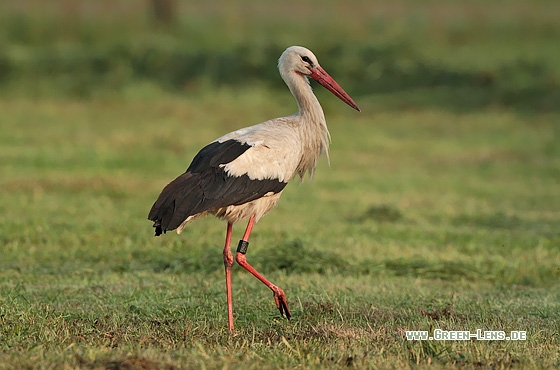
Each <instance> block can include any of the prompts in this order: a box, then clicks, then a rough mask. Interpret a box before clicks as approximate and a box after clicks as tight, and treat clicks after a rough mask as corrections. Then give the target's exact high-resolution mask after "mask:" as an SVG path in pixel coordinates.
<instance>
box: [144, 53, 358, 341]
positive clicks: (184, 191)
mask: <svg viewBox="0 0 560 370" xmlns="http://www.w3.org/2000/svg"><path fill="white" fill-rule="evenodd" d="M278 69H279V70H280V75H281V76H282V78H283V79H284V82H286V84H287V85H288V87H289V89H290V91H291V93H292V94H293V95H294V97H295V99H296V101H297V104H298V108H299V110H298V112H297V113H296V114H293V115H291V116H288V117H282V118H275V119H271V120H269V121H266V122H263V123H260V124H258V125H254V126H250V127H246V128H242V129H239V130H237V131H234V132H230V133H229V134H226V135H224V136H222V137H220V138H218V139H216V140H215V141H213V142H211V143H210V144H208V145H207V146H205V147H204V148H202V150H200V152H198V154H197V155H196V156H195V157H194V159H193V161H192V163H191V164H190V166H189V168H188V169H187V171H186V172H185V173H183V174H182V175H180V176H179V177H177V178H176V179H175V180H173V181H172V182H171V183H169V184H168V185H167V186H166V187H165V188H164V189H163V191H162V192H161V194H160V195H159V197H158V199H157V200H156V202H155V204H154V205H153V206H152V209H151V210H150V213H149V215H148V219H149V220H151V221H153V222H154V227H155V229H156V230H155V231H156V236H158V235H161V233H165V232H166V231H168V230H174V229H177V233H178V234H180V233H181V232H182V231H183V229H184V228H185V226H186V225H187V224H188V223H189V222H191V221H193V220H194V219H196V218H197V217H200V216H204V215H207V214H212V215H214V216H216V217H219V218H221V219H224V220H226V221H227V223H228V224H227V231H226V241H225V247H224V251H223V256H224V265H225V271H226V294H227V304H228V328H229V330H230V332H233V328H234V326H233V306H232V291H231V266H232V264H233V255H232V253H231V250H230V242H231V232H232V226H233V224H234V223H235V222H238V221H242V220H248V224H247V228H246V229H245V233H244V235H243V238H242V239H241V240H240V241H239V246H238V248H237V253H236V256H235V259H236V261H237V262H238V263H239V264H240V265H241V266H242V267H243V268H245V269H246V270H247V271H249V272H250V273H251V274H253V275H254V276H255V277H256V278H257V279H259V280H260V281H262V282H263V283H264V284H265V285H266V286H267V287H269V288H270V289H271V290H272V292H273V293H274V300H275V302H276V306H277V307H278V309H279V310H280V314H281V315H284V314H285V315H286V317H287V318H288V319H289V318H290V316H291V315H290V310H289V309H288V301H287V299H286V294H284V291H283V290H282V289H281V288H279V287H278V286H276V285H274V284H272V283H271V282H270V281H268V280H267V279H266V278H265V277H264V276H262V275H261V274H260V273H259V272H257V271H256V270H255V269H254V268H253V267H252V266H251V265H250V264H249V263H248V262H247V260H246V257H245V253H246V252H247V248H248V246H249V242H248V240H249V235H250V234H251V230H252V229H253V225H254V224H255V223H256V222H257V221H259V219H260V218H261V217H262V216H264V215H265V214H266V213H268V212H269V211H270V210H272V208H274V206H276V203H278V200H279V198H280V195H281V194H282V191H283V190H284V187H285V186H286V185H287V183H288V181H290V179H292V177H294V175H296V174H297V175H299V177H300V179H301V178H303V177H304V175H305V173H306V172H307V173H309V174H310V175H311V174H312V173H313V170H314V169H315V166H316V165H317V162H318V160H319V157H320V156H321V153H323V152H325V153H327V155H328V148H329V139H330V136H329V131H328V129H327V125H326V123H325V115H324V113H323V109H322V108H321V105H320V104H319V101H318V100H317V98H316V97H315V95H314V94H313V91H312V90H311V86H310V85H309V79H308V78H309V77H311V78H312V79H314V80H316V81H317V82H319V83H320V84H321V85H323V86H324V87H326V88H327V89H328V90H329V91H331V92H332V93H333V94H334V95H336V96H337V97H338V98H339V99H341V100H342V101H344V102H345V103H346V104H348V105H349V106H351V107H352V108H354V109H356V110H357V111H360V109H359V108H358V106H357V105H356V103H354V101H353V100H352V98H350V96H348V94H347V93H346V92H345V91H344V90H343V89H342V88H341V87H340V86H339V85H338V83H336V81H335V80H334V79H333V78H332V77H331V76H329V74H328V73H327V72H326V71H325V70H324V69H323V68H321V66H320V65H319V62H318V61H317V58H316V57H315V55H313V53H312V52H311V51H309V50H308V49H306V48H304V47H301V46H292V47H289V48H288V49H286V51H284V53H283V54H282V56H281V57H280V59H279V60H278Z"/></svg>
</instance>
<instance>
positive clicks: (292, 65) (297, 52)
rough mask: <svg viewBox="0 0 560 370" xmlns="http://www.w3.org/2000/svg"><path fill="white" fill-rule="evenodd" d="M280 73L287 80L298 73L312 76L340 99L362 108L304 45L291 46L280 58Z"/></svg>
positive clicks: (354, 106)
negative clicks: (290, 75)
mask: <svg viewBox="0 0 560 370" xmlns="http://www.w3.org/2000/svg"><path fill="white" fill-rule="evenodd" d="M278 69H279V70H280V74H281V75H282V77H283V78H284V80H285V81H287V76H288V75H289V74H291V73H297V74H299V75H302V76H306V77H311V78H312V79H314V80H315V81H317V82H319V83H320V84H321V85H323V86H324V87H325V88H326V89H327V90H329V91H330V92H332V93H333V94H334V95H336V96H337V97H338V98H339V99H340V100H342V101H343V102H345V103H346V104H348V105H349V106H351V107H352V108H354V109H355V110H357V111H358V112H359V111H360V108H358V106H357V105H356V103H355V102H354V100H352V98H351V97H350V96H349V95H348V94H347V93H346V92H345V91H344V90H343V89H342V87H340V85H339V84H338V83H337V82H336V81H335V80H334V79H333V78H332V77H331V76H330V75H329V74H328V73H327V71H325V70H324V69H323V68H322V67H321V66H320V65H319V61H318V60H317V57H316V56H315V54H313V53H312V52H311V50H309V49H307V48H304V47H303V46H290V47H289V48H287V49H286V50H285V51H284V52H283V53H282V55H281V56H280V59H279V60H278Z"/></svg>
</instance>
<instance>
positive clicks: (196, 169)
mask: <svg viewBox="0 0 560 370" xmlns="http://www.w3.org/2000/svg"><path fill="white" fill-rule="evenodd" d="M249 148H251V145H248V144H245V143H241V142H239V141H237V140H234V139H231V140H227V141H224V142H222V143H220V142H213V143H210V144H208V145H207V146H205V147H204V148H202V150H200V152H198V154H197V155H196V156H195V157H194V158H193V161H192V163H191V164H190V166H189V167H188V168H187V171H186V172H185V173H183V174H182V175H180V176H179V177H177V178H176V179H175V180H173V181H171V182H170V183H169V184H168V185H167V186H166V187H165V188H164V189H163V190H162V192H161V194H160V195H159V197H158V199H157V200H156V202H155V203H154V205H153V206H152V209H151V210H150V213H149V215H148V219H149V220H151V221H153V222H154V227H155V228H156V236H157V235H161V233H162V232H163V233H165V232H166V231H168V230H174V229H176V228H177V227H179V225H181V224H182V223H183V221H185V220H186V219H187V217H189V216H192V215H196V214H199V213H202V212H205V211H210V210H214V209H218V208H221V207H227V206H230V205H241V204H244V203H247V202H250V201H253V200H255V199H258V198H260V197H262V196H264V195H265V194H267V193H269V192H273V193H279V192H280V191H282V190H283V189H284V187H285V186H286V184H287V183H285V182H282V181H279V180H276V179H265V180H253V179H250V178H249V176H248V175H246V174H245V175H241V176H230V175H228V174H227V173H226V172H225V171H224V169H223V168H222V167H220V165H224V164H227V163H230V162H231V161H233V160H235V159H236V158H237V157H239V156H240V155H242V154H243V153H245V152H246V151H247V150H248V149H249Z"/></svg>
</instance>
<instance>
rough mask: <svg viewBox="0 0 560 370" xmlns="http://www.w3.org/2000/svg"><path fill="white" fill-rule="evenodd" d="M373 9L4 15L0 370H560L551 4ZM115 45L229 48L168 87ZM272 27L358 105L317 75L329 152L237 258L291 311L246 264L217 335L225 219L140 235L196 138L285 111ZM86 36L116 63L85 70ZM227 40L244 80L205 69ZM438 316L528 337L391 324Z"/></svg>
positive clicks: (456, 326) (457, 324)
mask: <svg viewBox="0 0 560 370" xmlns="http://www.w3.org/2000/svg"><path fill="white" fill-rule="evenodd" d="M353 4H354V3H353ZM367 4H369V2H367V3H366V2H361V1H355V4H354V5H355V7H342V6H338V8H337V5H331V6H332V8H329V7H327V8H326V9H327V10H323V12H326V13H325V14H323V13H321V16H320V17H315V18H313V17H310V14H313V12H312V11H311V10H310V9H307V8H305V9H303V14H302V15H300V16H299V17H301V18H297V17H296V18H287V19H286V20H284V21H281V19H284V18H282V14H284V13H282V11H281V9H276V10H277V11H278V12H276V13H278V14H272V13H270V12H265V11H263V10H262V9H260V7H259V6H257V5H254V4H253V6H252V7H250V8H249V9H251V10H250V13H251V14H255V15H261V16H264V19H263V20H260V21H259V20H255V19H257V18H258V17H257V18H253V20H252V21H251V22H244V20H243V18H241V16H240V15H239V13H238V12H237V10H236V8H235V7H232V8H228V9H225V10H221V11H219V10H216V9H214V8H212V6H211V5H209V9H208V8H204V7H200V8H198V7H194V8H189V9H188V10H190V11H191V12H189V13H188V14H184V15H183V16H184V19H186V20H187V21H188V20H193V19H199V20H198V23H192V22H190V23H189V22H185V23H181V24H179V25H177V26H175V28H172V29H170V30H161V29H158V30H155V31H153V30H152V31H153V34H152V35H151V36H149V37H148V35H149V34H150V32H148V31H150V30H151V28H147V29H146V30H144V31H143V32H140V33H139V34H137V35H135V34H134V32H135V31H138V30H142V29H143V28H142V26H143V25H144V26H145V21H142V20H139V19H138V17H139V16H138V15H135V16H134V17H136V18H134V17H132V16H131V17H132V18H133V19H128V18H126V17H125V21H126V22H124V21H123V22H121V24H118V25H117V24H115V23H114V22H113V21H111V19H110V17H109V18H108V19H105V18H103V19H105V21H106V22H107V24H108V26H106V27H103V28H99V27H93V26H92V25H91V24H76V23H75V22H73V21H71V20H69V19H68V17H66V16H65V15H64V14H58V16H59V17H61V19H62V20H63V21H60V23H59V24H58V26H57V27H58V28H57V27H54V28H48V27H47V28H45V25H49V24H52V23H49V22H51V20H48V19H34V18H33V17H32V16H29V17H22V18H20V19H16V18H14V20H12V21H11V22H12V23H10V25H9V27H6V28H4V29H3V30H2V31H0V45H5V46H7V47H6V48H5V49H3V50H8V52H7V53H4V54H0V70H2V68H3V67H2V66H6V65H7V66H8V68H7V69H5V71H8V72H9V78H7V79H2V78H1V77H0V128H1V129H0V192H1V193H0V194H2V195H1V196H0V253H1V255H2V257H1V258H0V369H30V368H41V369H47V368H57V369H58V368H81V369H98V368H106V369H156V368H162V369H175V368H209V369H217V368H220V369H221V368H245V369H276V368H304V369H323V368H348V367H353V368H357V369H360V368H448V367H462V368H467V369H478V368H483V369H486V368H496V369H499V368H556V367H558V366H560V350H559V348H560V336H559V332H560V314H559V312H560V289H559V288H558V287H559V283H560V186H559V185H560V184H559V181H560V149H559V148H560V146H559V145H558V144H557V143H558V142H559V139H560V125H559V123H560V111H559V110H558V107H560V104H557V102H558V101H559V98H558V97H559V96H560V94H559V93H558V76H560V70H559V69H558V68H559V67H558V66H559V65H560V55H559V54H558V48H557V45H556V44H557V42H556V41H557V40H555V38H554V37H552V36H551V35H553V34H557V32H558V31H559V28H558V25H557V22H556V18H555V17H554V14H556V13H555V12H557V11H558V10H557V9H558V7H557V5H556V3H554V2H550V3H549V2H535V3H532V4H533V5H531V6H529V5H525V3H523V2H514V3H512V4H514V5H511V6H508V7H506V8H503V7H501V6H500V3H499V2H495V3H494V2H493V3H491V4H486V3H485V4H482V5H481V4H479V3H478V2H465V3H461V4H458V3H457V4H455V3H446V2H440V1H434V2H430V3H429V5H427V6H426V8H422V7H418V6H415V5H413V4H407V3H403V4H405V5H410V7H409V8H408V7H404V8H403V7H399V6H395V7H394V8H393V7H391V6H385V7H381V6H380V5H379V6H380V8H376V9H377V13H375V12H371V13H368V12H366V11H365V10H367V9H369V8H368V5H367ZM2 6H6V5H5V4H4V5H2ZM481 6H483V8H484V9H485V12H484V13H483V14H482V15H481V13H477V9H478V10H480V9H481V8H480V7H481ZM282 9H283V8H282ZM311 9H312V8H311ZM328 9H337V12H339V13H337V14H340V19H339V20H338V21H337V22H332V24H331V22H328V21H327V20H328V19H330V18H329V14H330V13H328V12H329V10H328ZM183 10H184V9H183ZM197 12H198V13H197ZM333 12H334V10H333ZM49 14H50V13H49ZM197 14H204V15H206V16H208V17H207V18H200V17H199V18H197ZM375 14H377V16H376V15H375ZM379 14H381V15H382V17H381V16H379ZM477 14H478V15H477ZM284 15H285V14H284ZM331 15H332V14H331ZM51 16H52V14H51ZM267 17H268V18H267ZM55 18H56V17H55ZM200 19H203V20H200ZM337 19H338V18H337ZM349 19H350V20H353V21H349ZM302 20H309V21H308V22H302ZM18 22H19V23H18ZM86 23H87V22H86ZM240 25H243V26H242V27H239V26H240ZM111 27H112V28H111ZM261 28H262V29H263V30H266V31H267V32H268V33H267V34H266V35H264V34H263V33H258V32H255V30H259V29H261ZM111 29H113V30H122V31H123V32H117V36H115V37H113V34H111V32H110V31H111ZM185 29H187V30H190V31H191V32H194V30H198V32H199V33H198V35H199V36H200V37H199V38H194V40H193V41H192V43H190V42H186V41H184V40H183V39H182V37H183V36H181V32H182V31H184V30H185ZM47 30H49V31H48V32H47ZM65 30H73V31H75V32H72V33H70V34H69V35H66V36H65V33H64V31H65ZM274 30H276V31H278V30H280V31H283V32H277V33H274V32H272V31H274ZM372 30H375V31H377V32H372ZM555 32H556V33H555ZM324 34H328V35H332V37H327V39H325V38H324V37H321V36H323V35H324ZM146 40H148V41H149V40H151V41H150V42H148V43H147V44H146V43H145V41H146ZM346 40H348V41H346ZM128 41H130V42H128ZM119 43H122V45H129V44H130V45H133V46H134V45H136V46H134V47H137V49H134V47H133V48H132V49H126V48H125V49H124V50H137V51H138V54H136V55H137V56H138V55H140V56H142V55H144V54H142V53H144V52H145V51H146V50H148V49H150V48H149V47H148V48H144V46H145V45H148V46H150V45H151V46H150V47H152V49H150V50H152V51H153V52H154V53H155V54H154V55H160V56H161V55H164V56H165V55H166V56H167V57H166V58H168V59H165V58H164V59H162V60H164V61H165V60H168V61H174V62H176V61H181V60H183V59H181V58H182V56H184V55H185V54H184V53H185V52H187V51H188V53H187V54H188V55H190V56H192V57H193V58H195V59H196V58H207V57H208V58H209V57H211V56H213V55H215V53H216V51H219V53H218V55H219V57H218V58H217V59H215V60H216V61H217V63H218V64H217V65H218V67H216V69H212V68H210V69H205V70H204V71H203V72H200V75H189V74H188V73H187V74H185V75H181V74H180V73H183V72H184V71H183V72H181V71H182V70H180V69H178V70H174V69H173V68H172V67H173V65H172V66H171V67H169V71H168V72H169V73H170V74H171V75H172V76H180V75H181V76H183V77H184V78H185V79H186V81H187V82H188V84H186V85H183V84H182V83H180V84H179V83H178V84H177V85H173V84H169V80H166V77H165V75H164V76H163V77H162V75H160V74H158V73H159V72H158V71H160V72H161V71H165V68H164V67H162V69H152V70H149V69H143V70H140V69H139V70H134V71H133V72H131V71H130V70H128V71H127V70H123V69H119V68H121V67H123V65H125V66H126V65H127V63H128V62H129V61H130V60H135V59H134V55H132V54H130V55H132V56H133V58H131V59H130V58H129V59H127V57H123V59H118V60H116V62H115V59H111V58H113V57H114V56H115V55H116V54H114V50H115V45H117V44H119ZM285 43H287V44H304V45H307V46H309V47H310V48H311V49H313V50H315V51H316V54H317V56H318V58H319V59H320V60H321V62H322V65H323V66H324V67H325V68H326V69H327V70H329V71H331V72H332V74H333V76H334V77H336V78H337V80H340V82H341V84H342V85H343V86H344V87H345V89H346V90H347V91H348V92H349V93H350V94H351V95H352V96H355V97H356V100H357V103H358V104H359V105H360V107H361V108H362V110H363V111H362V113H356V112H354V111H352V110H351V109H349V108H348V107H346V106H345V105H344V104H343V103H341V102H339V101H337V99H336V98H335V97H333V96H332V95H330V94H328V93H326V92H325V91H322V89H320V87H317V88H316V93H317V94H318V96H319V98H320V100H321V102H322V104H323V106H324V108H325V112H326V116H327V120H328V124H329V127H330V130H331V134H332V138H333V142H332V147H331V165H330V168H329V167H328V166H327V164H326V161H325V160H323V161H322V163H321V164H320V166H319V168H318V169H317V172H316V174H315V177H314V179H313V180H312V181H309V180H307V179H306V180H305V181H304V182H303V183H302V184H297V182H294V183H291V184H290V185H289V186H288V187H287V189H286V191H285V193H284V195H283V197H282V199H281V201H280V204H279V206H278V207H277V208H276V209H275V210H274V211H273V212H272V213H271V214H270V215H268V216H266V217H265V218H263V219H262V220H261V221H260V222H259V224H258V225H257V226H256V228H255V231H254V233H253V235H252V236H251V245H250V248H249V251H248V260H249V261H250V262H252V263H253V264H254V265H255V267H256V268H257V269H259V270H261V271H262V272H263V273H264V275H265V276H267V277H268V278H270V279H271V280H272V281H273V282H275V283H277V284H278V285H279V286H281V287H282V288H284V290H285V291H286V294H287V296H288V300H289V303H290V308H291V310H292V314H293V318H292V320H290V321H287V320H285V319H283V318H281V317H280V316H279V313H278V311H277V309H276V307H275V306H274V303H273V298H272V294H271V293H270V291H268V289H267V288H265V287H264V286H263V285H262V284H261V283H260V282H258V281H257V280H256V279H254V278H253V277H252V276H250V275H249V274H248V273H246V272H245V271H243V270H242V269H240V268H239V267H238V266H236V267H235V268H234V272H233V284H234V314H235V318H236V333H235V335H233V336H230V335H229V334H228V332H227V319H226V312H225V294H224V290H225V289H224V281H223V280H224V279H223V264H222V255H221V250H222V246H223V238H224V234H225V223H224V222H222V221H219V220H216V219H213V218H205V219H200V220H197V221H196V222H195V223H194V224H192V225H190V226H189V227H188V228H187V229H186V230H185V231H184V233H183V234H182V235H180V236H178V235H176V234H175V233H169V234H168V235H165V236H163V237H159V238H154V237H153V229H152V227H151V224H150V222H149V221H147V220H146V216H147V213H148V210H149V208H150V207H151V205H152V202H153V201H154V200H155V198H156V197H157V195H158V194H159V191H160V190H161V188H162V187H163V186H164V185H165V184H166V183H167V182H168V181H170V180H171V179H173V178H174V176H176V175H178V174H179V173H181V172H182V171H184V169H185V168H186V167H187V166H188V164H189V161H190V159H191V158H192V157H193V156H194V155H195V154H196V152H197V150H198V149H199V148H200V147H201V146H202V145H204V144H206V143H207V142H209V141H211V140H213V139H214V138H216V137H218V136H220V135H222V134H224V133H225V132H228V131H231V130H234V129H236V128H239V127H243V126H247V125H250V124H253V123H258V122H260V121H263V120H265V119H268V118H272V117H277V116H282V115H286V114H291V113H293V111H294V110H295V109H296V107H295V103H293V102H292V100H291V99H292V98H291V97H290V95H289V93H288V91H287V89H286V88H285V87H282V86H281V82H279V77H278V76H277V72H276V71H275V66H274V63H275V62H274V59H275V58H277V57H278V55H279V54H280V53H281V52H282V50H283V48H284V47H285V46H286V45H284V44H285ZM205 45H209V46H205ZM243 45H245V48H243ZM166 48H167V49H166ZM162 50H163V51H165V50H167V54H161V52H162ZM247 50H253V53H254V54H251V57H247V56H246V52H247ZM75 53H77V54H75ZM158 53H160V54H158ZM189 53H190V54H189ZM117 54H118V53H117ZM45 55H50V56H52V58H51V59H49V60H48V61H47V62H46V64H44V63H42V62H41V61H40V57H41V56H45ZM57 55H58V56H59V57H56V56H57ZM76 55H77V56H78V57H76ZM92 55H93V56H94V57H95V58H97V57H99V58H100V59H99V60H105V59H103V58H105V57H107V58H109V59H110V60H113V61H114V62H115V64H111V63H109V64H107V65H106V66H108V67H107V68H108V69H106V70H105V72H102V73H101V74H100V75H96V74H95V73H96V72H95V69H93V70H92V69H88V68H89V67H87V68H86V69H84V70H82V69H80V68H79V62H80V61H91V59H89V58H90V57H91V56H92ZM130 55H129V56H130ZM121 56H122V55H121ZM18 58H20V59H18ZM37 58H39V59H37ZM95 58H94V59H95ZM220 58H224V59H220ZM237 58H240V59H239V60H241V61H240V62H235V63H238V64H235V63H234V64H232V66H231V69H230V71H231V72H232V73H234V74H236V73H240V71H242V70H243V69H244V68H249V67H247V66H248V64H247V63H249V62H252V63H253V64H252V66H253V68H254V69H251V75H253V74H254V75H256V77H254V79H252V78H251V79H250V80H249V81H245V82H244V83H242V84H241V85H238V86H234V85H233V84H234V83H236V81H241V80H243V79H244V78H243V77H244V76H240V75H235V76H233V77H231V79H229V80H226V81H219V77H220V76H222V75H221V74H220V73H222V72H220V71H221V68H222V67H220V66H222V64H220V63H226V62H227V61H228V60H230V61H235V60H238V59H237ZM15 60H20V61H23V63H22V64H17V63H14V61H15ZM158 60H159V59H158ZM184 60H187V61H188V60H190V59H189V58H187V59H184ZM203 60H204V59H203ZM3 61H4V62H6V61H7V64H2V63H3ZM224 61H225V62H224ZM49 63H51V64H49ZM59 63H62V64H59ZM88 63H89V62H88ZM122 63H124V64H122ZM158 63H159V62H158ZM232 63H233V62H232ZM86 64H87V63H86ZM226 64H227V63H226ZM87 65H88V66H91V65H90V64H87ZM163 65H164V66H165V64H163ZM44 66H51V67H52V66H59V67H60V66H63V67H61V69H56V68H55V69H49V68H50V67H49V68H47V69H45V70H43V69H41V68H43V67H44ZM144 67H146V66H144ZM57 68H58V67H57ZM123 71H124V72H123ZM141 71H144V72H146V71H147V72H146V74H143V75H142V74H141ZM150 71H151V72H150ZM261 71H266V72H264V74H263V75H261V74H260V72H261ZM359 71H365V72H364V73H366V75H365V77H362V78H361V77H359V74H358V72H359ZM148 72H149V73H148ZM156 72H157V73H156ZM92 73H93V74H92ZM120 73H122V74H120ZM173 73H178V74H176V75H174V74H173ZM247 74H249V73H247ZM100 76H101V77H100ZM167 76H168V77H169V75H167ZM173 78H174V77H173ZM170 80H172V79H170ZM392 81H393V82H394V84H392V83H391V82H392ZM243 228H244V225H236V227H235V229H234V233H235V236H234V240H237V239H239V238H240V236H241V233H242V231H243ZM437 328H439V329H444V330H468V331H471V332H475V331H476V330H477V329H481V330H503V331H505V332H506V333H509V332H510V331H512V330H523V331H526V332H527V340H525V341H477V340H471V341H424V342H423V341H407V340H406V336H405V332H406V331H407V330H428V331H430V332H431V331H433V330H434V329H437Z"/></svg>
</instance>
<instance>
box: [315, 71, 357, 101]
mask: <svg viewBox="0 0 560 370" xmlns="http://www.w3.org/2000/svg"><path fill="white" fill-rule="evenodd" d="M309 77H311V78H312V79H314V80H315V81H317V82H319V83H320V84H321V85H323V86H324V87H325V88H326V89H327V90H329V91H330V92H332V93H333V94H334V95H336V96H337V97H338V98H339V99H340V100H342V101H343V102H345V103H346V104H348V105H349V106H351V107H352V108H354V109H355V110H357V111H358V112H360V108H358V106H357V105H356V103H354V100H352V98H351V97H350V95H348V94H347V93H346V91H344V89H343V88H342V87H340V85H339V84H338V83H337V82H336V81H335V80H334V78H332V77H331V76H330V75H329V74H328V73H327V71H325V70H324V69H323V68H321V67H320V66H319V67H316V68H313V69H312V73H311V74H310V75H309Z"/></svg>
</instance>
